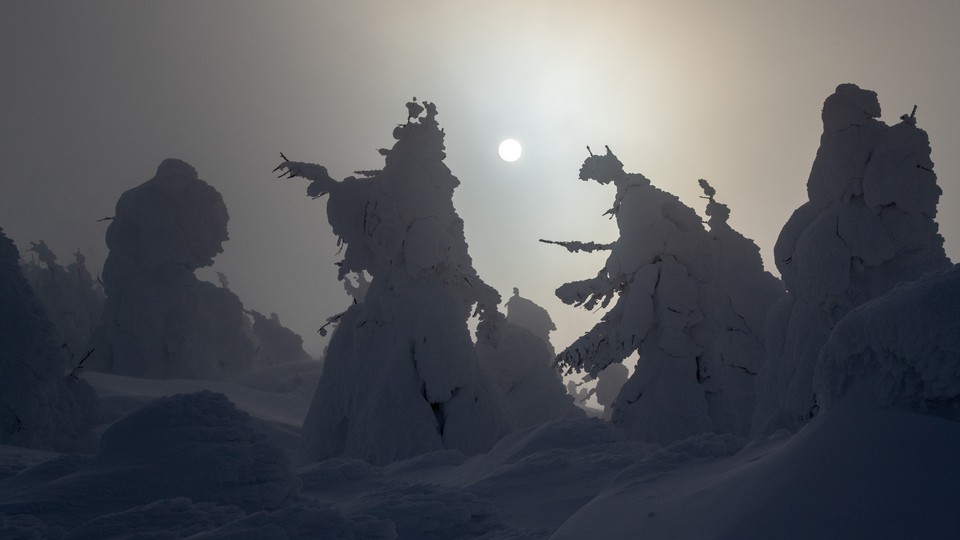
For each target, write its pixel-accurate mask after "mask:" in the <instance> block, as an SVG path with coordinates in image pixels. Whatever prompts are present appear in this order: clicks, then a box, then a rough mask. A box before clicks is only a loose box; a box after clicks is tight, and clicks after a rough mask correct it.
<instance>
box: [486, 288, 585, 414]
mask: <svg viewBox="0 0 960 540" xmlns="http://www.w3.org/2000/svg"><path fill="white" fill-rule="evenodd" d="M506 306H507V317H506V321H501V322H499V323H498V327H497V338H496V339H495V340H494V339H487V340H480V341H479V342H478V343H477V351H478V353H479V354H480V360H481V365H482V367H483V369H484V370H485V371H487V372H489V373H490V374H491V375H492V376H493V379H494V380H495V381H496V382H497V385H498V386H499V387H500V390H501V391H502V392H503V396H504V405H505V407H506V410H507V417H508V418H509V420H510V423H511V424H512V426H513V427H514V428H516V429H522V428H525V427H528V426H532V425H535V424H539V423H543V422H546V421H549V420H555V419H558V418H581V417H583V415H584V413H583V410H581V409H580V408H579V407H577V406H576V405H574V402H573V400H574V398H573V396H571V395H570V394H568V393H567V391H566V389H565V388H564V386H563V379H562V378H561V377H560V374H559V373H558V372H557V370H556V369H554V350H553V346H552V345H551V344H550V341H549V339H550V332H551V331H552V330H555V329H556V326H555V325H554V324H553V320H551V319H550V314H549V313H547V310H545V309H543V308H542V307H540V306H539V305H537V304H536V303H534V302H533V301H532V300H529V299H527V298H523V297H522V296H520V291H519V290H518V289H516V288H515V289H513V296H512V297H510V299H509V300H508V301H507V303H506Z"/></svg>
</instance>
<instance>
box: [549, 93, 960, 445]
mask: <svg viewBox="0 0 960 540" xmlns="http://www.w3.org/2000/svg"><path fill="white" fill-rule="evenodd" d="M879 115H880V105H879V103H878V101H877V96H876V94H875V93H874V92H871V91H867V90H862V89H860V88H859V87H857V86H855V85H852V84H842V85H840V86H839V87H837V90H836V92H835V93H834V94H833V95H831V96H830V97H828V98H827V100H826V102H825V104H824V108H823V124H824V133H823V136H822V138H821V146H820V149H819V150H818V152H817V157H816V160H815V161H814V165H813V170H812V171H811V173H810V179H809V181H808V183H807V191H808V194H809V201H808V202H806V203H805V204H803V205H802V206H801V207H800V208H798V209H797V210H796V212H794V214H793V216H792V217H791V218H790V220H789V221H788V222H787V224H786V225H785V226H784V228H783V231H782V232H781V234H780V237H779V239H778V241H777V244H776V248H775V253H774V256H775V261H776V264H777V268H778V269H779V270H780V273H781V275H782V276H783V281H782V284H781V282H780V281H779V280H777V279H776V278H774V277H773V276H771V275H770V274H769V273H767V272H765V271H764V270H763V267H762V263H761V260H760V256H759V250H758V249H757V247H756V245H755V244H754V243H753V242H752V241H750V240H748V239H746V238H744V237H743V236H742V235H740V234H739V233H737V232H736V231H734V230H733V229H732V228H731V227H730V226H729V225H728V223H727V218H728V216H729V209H728V208H727V207H726V206H725V205H723V204H720V203H719V202H717V200H716V199H715V195H716V192H715V190H714V189H713V188H712V187H711V186H710V185H709V184H708V183H707V182H706V181H705V180H700V184H701V187H702V188H703V190H704V193H705V195H706V198H707V200H708V204H707V207H706V214H707V216H709V219H708V220H707V221H706V224H705V225H706V226H704V224H703V223H702V221H701V219H700V218H699V217H698V216H697V214H696V213H695V212H694V211H693V209H691V208H689V207H687V206H685V205H684V204H683V203H681V202H680V201H679V199H677V198H676V197H674V196H673V195H671V194H669V193H666V192H664V191H662V190H660V189H657V188H656V187H654V186H652V185H651V183H650V181H649V180H647V179H646V178H644V177H643V176H642V175H639V174H628V173H625V172H624V171H623V166H622V164H621V163H620V161H619V160H618V159H617V158H616V156H615V155H614V154H613V153H612V152H610V150H609V148H608V149H607V153H606V155H591V156H590V157H588V158H587V159H586V161H585V162H584V165H583V168H582V169H581V171H580V178H581V179H582V180H596V181H598V182H600V183H602V184H605V183H609V182H613V183H614V184H615V185H616V187H617V195H616V200H615V201H614V205H613V208H612V209H611V210H610V213H612V214H613V215H614V216H615V217H616V218H617V225H618V226H619V228H620V237H619V238H618V239H617V240H616V241H615V242H613V243H612V244H610V245H600V244H596V243H592V242H553V243H559V244H561V245H564V246H566V247H567V248H568V249H570V250H571V251H580V250H596V249H607V250H610V256H609V258H608V259H607V264H606V266H605V267H604V268H602V269H601V270H600V272H599V273H598V274H597V276H596V277H594V278H591V279H588V280H584V281H581V282H574V283H568V284H566V285H563V286H561V287H560V288H559V289H558V290H557V295H558V296H559V297H560V298H561V299H562V300H563V301H564V302H566V303H569V304H574V305H582V306H584V307H586V308H588V309H592V308H594V307H595V306H596V305H598V304H599V305H601V306H602V307H606V306H607V304H608V303H610V302H611V301H613V300H614V299H616V303H615V304H614V306H613V307H612V308H611V309H610V310H609V311H608V312H607V313H606V314H605V315H604V316H603V317H602V320H601V321H600V322H599V323H598V324H597V325H596V326H595V327H594V328H593V329H592V330H590V331H589V332H588V333H587V334H585V335H584V336H582V337H581V338H580V339H578V340H577V341H576V342H574V343H573V344H572V345H570V346H569V347H568V348H567V349H565V350H564V351H562V352H561V353H560V355H559V360H560V362H561V364H562V365H565V366H567V367H568V368H570V369H571V370H576V371H580V370H584V371H586V372H587V373H588V374H589V375H594V376H595V375H597V374H598V373H601V372H602V371H601V370H603V369H604V368H606V367H607V366H608V365H609V364H611V363H614V362H620V361H622V360H623V359H624V358H626V357H627V356H628V355H630V354H631V353H633V352H635V351H637V352H639V363H638V365H637V369H636V371H635V372H634V374H633V375H632V376H631V377H630V379H629V381H628V382H627V383H626V384H625V385H624V386H623V388H622V389H621V391H620V393H619V395H618V397H617V398H616V401H615V402H614V405H613V406H614V411H613V417H612V420H613V422H614V423H616V424H617V425H619V426H620V427H621V428H622V429H623V430H624V431H625V432H626V434H627V435H628V436H630V437H634V438H638V439H645V440H652V441H659V442H670V441H674V440H678V439H682V438H684V437H687V436H691V435H696V434H698V433H703V432H716V433H732V434H736V435H741V436H748V435H754V436H755V435H762V434H767V433H772V432H773V431H776V430H778V429H789V430H795V429H797V428H798V427H800V426H802V425H803V424H804V423H805V422H806V421H807V420H809V419H810V418H812V417H813V416H814V415H816V414H817V411H818V409H819V407H820V406H822V405H824V404H826V403H827V402H829V401H830V400H831V399H835V398H836V397H837V396H838V395H839V394H841V393H842V391H843V389H845V388H846V387H847V386H848V385H849V384H852V383H851V380H852V379H856V378H858V377H863V378H872V377H878V378H880V379H881V382H880V383H878V384H880V385H882V386H883V389H882V390H881V391H880V393H881V394H882V395H883V396H885V398H884V399H886V400H887V401H891V400H895V398H894V397H893V396H901V395H909V396H910V398H909V399H913V400H916V399H920V398H921V397H923V398H924V399H926V400H927V402H938V403H940V402H946V403H950V404H953V403H955V402H956V400H957V399H958V396H960V392H958V391H957V390H956V388H955V383H954V382H953V381H954V380H955V379H956V373H957V371H956V366H955V364H956V362H957V358H958V357H960V347H958V346H957V339H956V337H955V336H956V334H955V333H954V334H951V329H955V328H956V327H957V324H958V322H957V316H956V309H955V308H949V306H950V302H954V303H955V301H956V299H957V293H958V291H957V290H956V284H955V279H953V278H952V277H951V274H950V272H948V273H946V274H942V275H940V276H938V277H937V276H934V277H928V278H925V280H924V281H923V283H922V284H918V285H916V286H913V287H911V286H904V287H901V288H900V289H898V290H897V291H895V292H894V293H891V297H890V298H886V297H885V296H884V295H885V293H887V292H888V291H890V289H891V288H893V287H894V286H896V285H897V284H898V283H903V282H910V281H912V280H916V279H918V278H920V277H921V276H923V275H924V274H926V273H928V272H932V271H944V270H945V269H948V268H951V266H952V265H951V263H950V261H949V260H948V259H947V257H946V255H945V254H944V251H943V239H942V238H941V237H940V235H939V234H938V232H937V224H936V222H935V221H934V217H935V216H936V211H937V201H938V198H939V195H940V189H939V187H937V185H936V175H935V174H934V172H933V163H932V162H931V161H930V147H929V143H928V140H927V136H926V133H925V132H924V131H923V130H921V129H919V128H917V126H916V119H915V117H914V116H913V114H911V115H909V116H908V115H904V116H903V117H901V122H900V123H898V124H896V125H894V126H887V125H886V124H884V123H883V122H881V121H879V120H877V119H876V118H877V117H879ZM955 271H956V269H955V268H954V270H952V272H955ZM784 288H785V290H784ZM934 290H935V291H937V293H933V292H931V291H934ZM911 294H915V295H918V296H916V297H911V296H910V295H911ZM921 294H922V295H924V297H923V300H921V297H920V296H919V295H921ZM936 294H942V295H944V296H945V297H947V298H950V300H941V301H939V302H931V303H929V304H928V303H926V300H927V299H929V298H931V297H932V296H935V295H936ZM873 299H878V300H877V302H876V303H875V305H872V306H865V307H864V308H862V309H859V310H855V309H854V308H856V307H857V306H860V305H862V304H864V303H867V302H870V301H871V300H873ZM910 304H914V305H913V306H912V307H911V308H909V309H907V308H906V307H907V305H910ZM893 305H898V306H903V307H904V309H905V314H903V315H902V317H903V318H897V316H896V315H895V314H894V311H893V310H894V308H892V307H891V306H893ZM924 306H925V307H924ZM924 309H927V310H928V311H925V312H923V313H920V311H922V310H924ZM851 310H854V311H853V313H851ZM848 314H850V315H848ZM904 315H905V316H904ZM848 317H849V318H848ZM918 320H922V321H924V323H922V324H921V323H918V322H914V321H918ZM881 329H882V330H881ZM815 375H816V377H815ZM941 377H942V380H941ZM815 379H816V385H815V384H814V383H815ZM904 386H907V388H904ZM896 399H900V398H899V397H898V398H896ZM903 399H907V398H906V397H904V398H903ZM931 406H933V405H931ZM951 406H952V405H951Z"/></svg>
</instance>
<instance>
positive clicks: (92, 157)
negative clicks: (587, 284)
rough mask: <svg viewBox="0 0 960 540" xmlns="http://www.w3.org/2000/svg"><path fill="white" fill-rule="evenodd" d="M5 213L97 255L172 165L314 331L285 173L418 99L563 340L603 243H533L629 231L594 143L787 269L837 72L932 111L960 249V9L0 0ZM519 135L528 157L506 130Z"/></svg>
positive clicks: (339, 164)
mask: <svg viewBox="0 0 960 540" xmlns="http://www.w3.org/2000/svg"><path fill="white" fill-rule="evenodd" d="M0 8H2V9H0V14H2V16H0V111H2V114H0V227H3V228H4V230H5V231H6V233H7V235H8V236H10V237H11V238H13V239H14V240H15V241H16V242H17V244H18V245H19V246H20V248H21V250H22V249H24V248H25V247H27V246H29V242H30V241H32V240H39V239H44V240H46V241H47V242H48V244H50V246H51V247H52V248H53V249H54V251H55V252H57V253H58V254H59V256H60V260H61V261H63V262H68V261H69V260H70V259H71V257H70V253H72V252H73V251H75V250H76V249H77V248H80V249H81V250H82V251H83V252H85V253H86V254H87V256H88V259H89V260H90V261H91V262H92V263H93V264H94V265H96V266H99V265H100V264H102V261H103V260H104V259H105V257H106V246H105V244H104V241H103V235H104V232H105V231H106V225H107V223H106V222H103V223H97V222H96V220H97V219H99V218H102V217H104V216H109V215H113V213H114V212H113V208H114V205H115V203H116V200H117V198H118V197H119V196H120V194H121V193H122V192H123V191H125V190H127V189H130V188H132V187H134V186H136V185H138V184H140V183H142V182H144V181H146V180H147V179H149V178H150V177H152V176H153V174H154V172H155V170H156V167H157V165H158V164H159V163H160V161H161V160H163V159H164V158H167V157H176V158H180V159H183V160H185V161H188V162H189V163H191V164H192V165H193V166H194V167H195V168H196V169H197V170H198V172H199V174H200V177H201V178H203V179H204V180H206V181H207V182H209V183H210V184H212V185H213V186H215V187H216V188H217V189H218V190H219V191H220V192H221V193H222V194H223V197H224V200H225V202H226V204H227V207H228V209H229V211H230V216H231V221H230V237H231V239H230V241H229V242H227V243H226V244H225V245H224V248H225V252H224V253H223V254H222V255H221V256H220V257H219V258H218V259H217V261H216V264H215V266H214V268H215V269H216V270H219V271H222V272H224V273H225V274H227V276H228V277H229V279H230V284H231V288H232V289H233V290H234V291H235V292H237V293H238V294H239V295H240V297H241V299H242V300H243V301H244V302H245V303H246V305H247V306H248V307H250V308H253V309H257V310H259V311H263V312H271V311H275V312H278V313H279V314H280V317H281V319H282V320H283V321H284V322H285V323H286V324H287V325H289V326H290V327H292V328H293V329H295V330H296V331H298V332H300V333H301V334H302V335H303V336H304V339H305V340H306V342H307V345H308V349H309V350H311V351H312V352H314V353H316V352H319V350H320V348H321V346H322V343H321V342H320V341H318V340H319V338H318V337H317V336H316V335H315V334H314V331H315V330H316V328H317V327H319V325H320V324H322V322H323V320H324V319H325V318H326V317H327V316H329V315H331V314H334V313H337V312H339V311H342V309H343V308H344V307H345V306H346V305H347V304H348V300H347V297H346V296H345V294H344V293H343V289H342V287H341V286H340V284H339V283H338V282H337V281H336V267H334V265H333V263H334V261H335V260H336V259H337V257H336V256H335V252H336V249H337V248H336V240H335V238H334V237H333V236H332V234H331V233H330V228H329V226H328V224H327V221H326V217H325V200H324V201H313V200H310V199H309V198H307V197H306V195H305V189H306V184H305V183H304V182H302V181H296V180H276V179H274V178H273V176H272V175H271V173H270V170H271V169H272V168H273V167H274V166H275V165H276V163H277V162H278V160H279V153H280V152H281V151H283V152H284V153H285V154H286V155H287V156H289V157H290V158H291V159H295V160H302V161H313V162H317V163H321V164H324V165H326V166H327V167H328V168H329V169H330V172H331V174H332V175H333V176H334V177H336V178H342V177H344V176H347V175H350V174H352V171H354V170H359V169H375V168H380V167H381V166H382V163H383V158H382V157H381V156H379V154H377V152H376V149H377V148H379V147H389V146H390V145H391V144H392V143H393V139H392V137H391V136H390V133H391V131H392V128H393V126H394V125H395V124H397V123H399V122H402V121H403V120H404V119H405V117H406V109H405V108H404V103H405V102H406V101H408V100H409V99H410V98H411V97H413V96H417V97H418V98H419V99H420V100H429V101H433V102H435V103H436V104H437V106H438V109H439V116H438V120H439V121H440V123H441V125H442V126H443V127H444V128H445V129H446V133H447V138H446V146H447V155H448V158H447V165H448V166H449V167H450V169H451V170H452V171H453V173H454V174H455V175H456V176H457V177H459V179H460V180H461V182H462V185H461V187H460V188H459V189H458V190H457V193H456V197H455V204H456V206H457V209H458V211H459V213H460V216H461V217H462V218H463V219H464V221H465V224H466V225H465V226H466V234H467V241H468V243H469V245H470V253H471V255H472V256H473V259H474V263H475V266H476V267H477V270H478V271H479V272H480V275H481V277H483V278H484V280H486V281H487V282H488V283H490V284H491V285H493V286H494V287H496V288H498V289H499V290H500V292H501V294H502V295H503V296H504V300H506V298H507V297H509V295H510V290H511V288H512V287H519V288H520V290H521V293H522V294H523V295H524V296H526V297H529V298H531V299H533V300H534V301H536V302H538V303H540V304H541V305H544V306H545V307H547V308H548V309H549V310H550V312H551V314H552V315H553V317H554V319H555V320H556V321H557V323H558V326H559V327H560V329H559V331H558V332H555V333H554V336H553V337H554V344H555V345H556V346H557V347H558V348H559V347H563V346H565V345H567V344H569V343H570V342H571V341H572V340H573V339H574V338H575V337H576V336H577V335H579V334H580V333H582V332H583V331H585V330H586V329H587V328H588V327H589V326H590V324H592V322H594V321H595V320H596V319H597V318H598V317H599V316H600V314H599V313H592V314H591V313H587V312H582V311H581V310H578V309H575V308H572V307H567V306H564V305H563V304H561V303H560V302H559V301H558V300H556V299H555V298H554V296H553V291H554V289H556V287H557V286H559V285H560V284H561V283H563V282H565V281H570V280H574V279H584V278H588V277H591V276H593V275H595V273H596V271H597V270H598V269H599V267H600V266H601V265H602V264H603V259H604V257H603V255H592V256H590V255H574V254H570V253H567V252H566V251H565V250H563V249H562V248H559V247H557V246H548V245H545V244H540V243H538V242H537V239H538V238H551V239H566V240H572V239H578V240H597V241H609V240H612V239H613V237H614V236H615V234H616V227H615V224H614V223H613V222H612V221H609V220H607V219H606V218H605V217H601V214H602V213H603V212H604V211H605V210H607V209H608V208H609V207H610V205H611V203H612V199H613V188H612V187H611V186H600V185H598V184H596V183H589V184H588V183H584V182H581V181H580V180H578V179H577V173H578V170H579V166H580V164H581V163H582V161H583V159H584V157H586V148H585V146H586V145H591V146H592V147H594V148H595V149H598V150H602V148H603V145H604V144H608V145H610V146H611V148H612V149H613V150H614V151H615V152H616V153H617V154H618V156H619V157H620V158H621V160H622V161H623V162H624V164H625V165H626V169H627V170H628V171H633V172H642V173H644V174H645V175H646V176H647V177H649V178H650V179H651V180H652V181H653V183H654V184H655V185H657V186H659V187H661V188H663V189H666V190H668V191H671V192H673V193H675V194H677V195H678V196H679V197H680V198H681V199H682V200H683V201H685V202H686V203H687V204H689V205H691V206H693V207H694V208H695V209H696V210H697V211H698V212H700V213H701V214H702V210H703V206H702V204H703V200H702V199H700V198H699V195H700V194H701V193H700V192H699V188H698V186H697V179H698V178H707V179H708V180H709V181H710V183H711V184H712V185H713V186H714V187H716V189H717V199H718V200H720V201H721V202H724V203H726V204H728V205H729V206H730V208H731V211H732V218H731V223H732V224H733V226H734V227H736V228H737V229H738V230H740V231H741V232H742V233H744V234H745V235H746V236H748V237H750V238H753V239H755V240H756V241H757V243H758V244H759V246H760V248H761V250H762V254H763V257H764V259H765V261H766V262H767V263H768V269H770V270H771V271H773V272H776V269H775V268H773V266H772V264H771V263H772V250H773V244H774V242H775V241H776V238H777V235H778V234H779V231H780V229H781V227H782V226H783V223H784V222H785V221H786V220H787V218H788V217H789V216H790V214H791V213H792V211H793V210H794V209H795V208H796V207H797V206H798V205H800V204H801V203H802V202H803V201H804V200H805V183H806V179H807V175H808V173H809V171H810V166H811V164H812V162H813V158H814V155H815V152H816V149H817V146H818V142H819V135H820V132H821V125H820V109H821V105H822V103H823V100H824V98H826V97H827V95H829V94H830V93H832V91H833V89H834V88H835V87H836V85H837V84H839V83H843V82H853V83H857V84H859V85H860V86H861V87H864V88H869V89H872V90H875V91H877V92H878V94H879V97H880V104H881V106H882V107H883V120H885V121H887V122H888V123H894V122H896V121H897V118H898V117H899V116H900V115H901V114H904V113H909V112H910V109H911V108H912V106H913V105H914V104H917V105H918V106H919V109H918V111H917V117H918V119H919V122H918V125H919V126H920V127H922V128H923V129H925V130H926V131H927V132H928V133H929V134H930V138H931V143H932V147H933V160H934V162H935V163H936V172H937V174H938V176H939V181H940V186H941V187H942V188H943V197H942V198H941V200H940V214H939V216H938V222H939V223H940V225H941V233H942V234H943V235H944V237H945V238H946V241H947V253H948V255H950V256H951V257H952V258H953V259H955V260H957V259H960V218H958V216H957V209H958V208H960V181H958V175H960V105H958V103H957V100H958V99H960V98H958V88H960V70H958V69H957V65H958V56H960V31H958V28H960V2H956V1H955V0H944V1H942V2H937V1H915V2H909V3H908V2H902V1H881V0H860V1H836V0H830V1H827V0H823V1H820V0H808V1H806V2H770V1H759V0H758V1H756V2H737V1H728V2H714V1H703V2H663V1H660V2H643V1H620V2H603V1H596V2H583V1H578V2H564V1H557V0H552V1H544V2H540V1H536V2H532V1H519V0H515V1H512V2H498V1H490V0H487V1H484V2H456V1H406V2H393V1H381V2H371V1H350V2H346V1H345V2H252V1H238V0H231V1H203V2H196V1H189V2H186V1H184V2H172V1H157V2H141V1H128V0H125V1H122V2H121V1H117V2H106V1H98V2H26V1H23V2H20V1H17V2H14V1H11V0H0ZM506 137H514V138H517V139H519V140H520V141H521V143H522V144H523V147H524V155H523V157H522V158H521V159H520V160H519V161H517V162H515V163H512V164H508V163H505V162H503V161H500V160H499V158H498V157H497V154H496V149H497V145H498V144H499V142H500V141H501V140H502V139H503V138H506Z"/></svg>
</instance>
